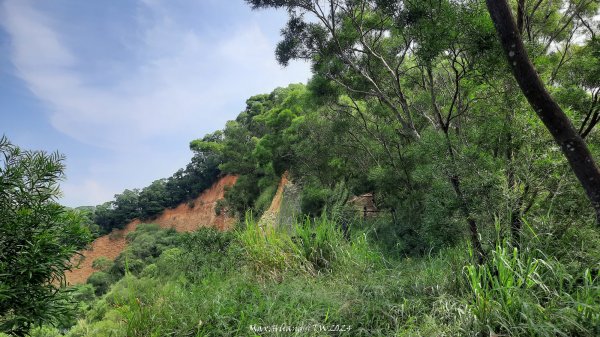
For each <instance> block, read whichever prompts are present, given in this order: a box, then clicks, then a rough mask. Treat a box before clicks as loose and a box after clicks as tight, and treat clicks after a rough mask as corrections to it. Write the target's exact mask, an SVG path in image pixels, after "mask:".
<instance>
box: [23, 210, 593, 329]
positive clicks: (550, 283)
mask: <svg viewBox="0 0 600 337" xmlns="http://www.w3.org/2000/svg"><path fill="white" fill-rule="evenodd" d="M364 227H365V226H363V228H361V229H360V230H359V229H357V227H355V229H354V230H353V231H351V232H350V233H349V235H344V234H343V232H342V230H341V228H340V226H339V225H338V224H337V223H336V222H334V221H331V220H329V219H327V218H318V219H314V220H308V219H307V220H305V221H301V222H298V223H296V225H295V226H292V227H289V228H286V229H283V228H272V227H264V226H262V225H261V224H260V223H259V222H257V221H254V220H252V218H251V217H247V219H246V223H245V225H244V226H240V227H239V229H238V230H237V231H234V232H218V231H216V230H214V229H206V228H205V229H200V230H198V231H196V232H193V233H187V234H179V236H180V237H179V238H178V240H176V242H177V243H176V244H173V245H172V246H170V248H166V249H163V250H162V252H161V254H160V256H159V257H157V258H154V259H153V260H152V263H147V264H145V267H144V268H143V269H142V270H141V271H139V272H135V273H133V272H129V271H127V269H126V275H125V276H124V277H123V278H121V279H120V280H119V281H117V282H116V283H115V284H113V285H112V286H110V289H109V290H108V292H107V293H106V294H105V295H104V296H101V297H99V298H97V299H96V300H94V301H91V302H90V301H88V303H89V304H88V305H89V307H87V308H84V309H82V312H83V313H84V315H83V316H81V318H80V320H79V321H78V322H77V324H75V325H74V326H73V327H72V328H71V329H70V330H69V331H66V332H65V335H66V336H70V337H76V336H99V337H100V336H253V335H256V336H259V335H260V336H324V335H331V336H490V335H494V334H497V335H506V336H594V335H597V334H598V333H599V331H598V330H597V329H598V328H597V327H598V326H600V312H599V309H600V287H599V278H598V269H597V268H596V269H594V265H593V264H589V263H590V261H593V260H594V254H595V253H592V252H585V251H582V250H579V251H576V250H572V251H571V252H570V254H569V255H568V256H564V257H563V259H562V260H559V259H557V258H553V257H550V255H548V254H547V253H545V252H544V251H543V250H542V249H541V247H542V246H546V248H547V249H556V247H554V248H552V247H549V245H548V244H547V243H546V242H545V241H544V240H547V239H546V238H545V237H544V236H543V235H541V234H533V229H532V227H534V225H531V227H530V228H531V233H530V234H528V235H526V237H525V238H524V239H523V241H524V242H527V244H523V245H521V247H520V248H516V247H514V246H512V245H511V244H510V242H509V241H508V240H503V239H502V238H501V236H498V238H497V244H496V245H495V248H494V249H493V250H492V251H490V252H489V255H488V258H487V260H486V262H485V263H484V264H481V265H477V264H474V263H472V262H471V261H472V258H471V257H470V256H469V254H468V251H469V249H468V246H467V245H466V244H463V245H458V246H455V247H453V248H442V249H440V250H439V251H437V252H436V253H432V254H431V255H426V256H422V257H404V258H398V256H393V258H392V259H390V258H388V257H387V256H388V253H386V252H385V251H382V250H379V249H378V248H377V247H378V246H377V245H374V243H373V242H372V241H371V240H370V239H369V237H370V236H369V235H368V233H367V232H368V229H367V228H364ZM140 229H141V233H142V234H140V233H138V234H136V235H132V237H136V238H139V237H142V236H143V233H144V231H145V230H147V229H148V228H144V227H141V228H140ZM571 231H575V232H573V233H572V234H571V237H573V238H580V237H579V236H578V234H577V233H578V232H577V231H582V232H585V231H586V230H585V228H583V229H577V230H575V229H571ZM163 235H165V233H163ZM586 240H587V241H585V242H584V244H586V245H589V246H593V245H594V243H595V242H596V240H597V238H596V237H595V236H588V237H587V238H586ZM132 242H135V241H132ZM569 242H572V240H571V241H569V240H566V241H565V243H566V244H567V243H569ZM596 263H597V261H596ZM586 264H587V267H585V268H584V265H586ZM574 265H576V266H577V268H576V267H573V266H574ZM596 267H597V265H596ZM260 329H263V330H260ZM265 329H266V330H265ZM269 329H270V330H269ZM294 329H296V331H294ZM324 329H325V330H324ZM289 330H292V331H289ZM326 330H331V331H326ZM345 330H347V331H345ZM33 335H34V336H40V337H41V336H59V335H60V331H59V330H56V329H51V328H47V327H44V328H40V329H37V330H35V331H34V334H33Z"/></svg>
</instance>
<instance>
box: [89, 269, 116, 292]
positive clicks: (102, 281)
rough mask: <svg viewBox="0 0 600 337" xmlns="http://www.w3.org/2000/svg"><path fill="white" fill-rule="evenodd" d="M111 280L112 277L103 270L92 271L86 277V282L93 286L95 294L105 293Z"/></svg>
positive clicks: (112, 280)
mask: <svg viewBox="0 0 600 337" xmlns="http://www.w3.org/2000/svg"><path fill="white" fill-rule="evenodd" d="M113 282H114V279H113V277H112V276H111V275H110V274H108V273H106V272H104V271H97V272H95V273H93V274H92V275H90V277H88V280H87V283H88V284H90V285H92V286H93V287H94V293H95V294H96V296H101V295H103V294H105V293H106V292H107V291H108V289H109V288H110V285H111V284H113Z"/></svg>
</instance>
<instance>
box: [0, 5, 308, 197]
mask: <svg viewBox="0 0 600 337" xmlns="http://www.w3.org/2000/svg"><path fill="white" fill-rule="evenodd" d="M168 5H169V2H164V1H156V0H144V1H140V2H139V3H138V6H137V9H136V11H135V12H134V13H132V17H131V27H129V28H130V29H131V30H132V31H134V32H135V34H134V35H135V37H136V38H135V39H133V40H129V41H126V42H123V48H125V50H126V53H125V54H127V55H128V58H127V59H123V60H121V61H118V60H117V61H115V60H111V62H117V63H118V62H121V64H109V63H106V64H104V66H106V68H107V74H110V72H109V70H110V69H113V68H116V69H120V71H119V72H118V74H116V75H115V76H112V77H111V76H108V78H106V77H107V74H103V75H104V77H103V78H102V81H100V80H98V74H97V72H92V71H89V68H90V67H88V64H91V63H92V60H88V59H83V58H82V57H80V56H79V55H82V54H83V53H82V52H80V51H81V50H82V49H83V48H85V44H86V43H87V44H90V43H94V36H86V37H85V40H84V41H83V40H81V41H77V40H76V39H69V37H70V35H69V34H73V32H72V31H69V29H68V28H65V26H64V25H62V24H61V22H59V21H58V20H56V19H55V18H54V17H53V15H52V13H47V12H42V11H41V10H39V9H38V7H36V2H34V1H27V0H6V1H5V2H4V3H3V7H2V10H1V12H0V13H1V14H0V15H1V20H0V21H1V22H2V26H3V27H4V29H5V30H6V31H7V32H8V34H9V36H10V40H11V46H12V49H11V50H12V54H11V56H10V57H11V61H12V63H13V64H14V66H15V68H16V70H17V76H19V77H20V78H21V79H22V80H23V81H24V82H25V83H26V85H27V87H28V88H29V89H30V90H31V91H32V92H33V93H34V94H35V96H37V98H38V99H39V100H41V101H42V102H43V103H44V104H45V105H46V107H47V112H48V114H49V119H50V121H51V123H52V125H53V126H54V127H55V128H56V129H57V130H59V131H60V132H62V133H64V134H66V135H68V136H70V137H72V138H74V139H76V140H78V141H80V142H82V143H85V144H89V145H92V146H94V147H101V148H104V149H108V150H111V151H114V152H115V153H117V152H118V153H119V154H120V155H119V156H118V157H122V158H128V159H127V161H128V162H129V161H132V158H133V159H134V160H133V161H148V160H150V158H146V157H142V154H143V155H144V156H145V155H150V156H153V158H151V159H152V160H156V159H158V160H160V159H161V154H160V153H156V152H154V153H153V152H152V151H150V149H151V148H152V147H154V146H155V144H157V143H168V142H169V141H170V140H172V139H177V141H178V142H179V143H181V142H182V141H185V142H187V141H189V140H191V139H193V138H196V137H199V136H201V135H202V134H203V133H206V132H210V131H213V130H215V129H218V128H221V127H222V126H223V124H224V122H225V120H227V119H231V118H233V117H234V116H235V115H236V114H237V113H238V112H239V110H241V109H242V108H243V106H242V105H241V104H240V102H243V101H244V100H245V99H246V98H247V97H248V96H250V95H252V94H257V93H262V92H267V91H270V90H271V89H273V88H274V87H275V86H281V85H286V84H287V83H290V82H298V81H305V80H306V79H307V78H308V76H309V70H308V66H307V65H305V64H296V65H293V66H291V67H290V68H286V69H282V68H281V67H280V66H279V65H278V64H277V63H276V62H275V60H274V56H273V50H274V42H275V41H272V40H270V39H269V37H268V36H267V34H266V33H265V32H264V27H261V26H260V24H259V23H258V22H257V21H256V20H253V19H252V18H247V19H246V20H241V21H240V22H239V25H238V26H235V27H233V28H232V29H231V30H230V33H228V34H226V35H223V34H218V32H217V33H215V32H214V31H213V32H210V33H209V32H206V33H205V32H203V31H201V29H200V28H198V27H196V26H194V25H193V23H191V22H186V21H185V20H183V21H182V20H181V19H180V18H179V17H177V13H175V12H174V11H172V10H170V8H169V7H168ZM98 34H102V32H98ZM115 38H118V37H115ZM106 53H111V51H110V50H106ZM232 102H235V103H237V105H236V106H234V105H233V104H232ZM235 109H237V110H236V111H232V110H235ZM176 151H180V152H178V153H182V152H183V153H185V151H186V149H185V148H183V149H177V150H176ZM169 156H172V153H171V154H164V159H165V160H170V159H172V158H170V157H169ZM98 164H99V163H98ZM113 166H114V167H120V166H127V165H121V164H120V163H116V162H115V163H114V165H113ZM167 166H168V165H167ZM170 169H171V170H174V169H176V168H173V167H171V168H170ZM166 170H167V169H166ZM92 171H93V169H92V168H91V167H88V168H87V172H89V173H90V174H92V173H91V172H92ZM133 172H134V168H131V169H130V170H129V171H127V170H126V171H125V172H110V173H105V174H104V175H103V176H97V177H89V178H90V179H92V180H94V181H97V182H98V184H109V181H107V180H110V178H109V176H110V175H111V174H112V175H113V176H116V175H127V174H132V173H133ZM161 173H164V172H161ZM155 174H156V173H155ZM76 176H79V175H77V174H76ZM154 177H155V178H156V175H155V176H154ZM113 180H114V177H113ZM150 180H151V179H150V178H149V177H148V178H146V179H145V181H148V182H149V181H150ZM89 181H91V180H79V181H70V182H69V183H70V184H75V185H77V184H78V185H80V187H81V188H82V189H86V188H88V189H89V186H90V184H89ZM117 185H119V186H112V188H113V189H115V188H119V189H121V188H122V186H121V185H123V183H122V184H117ZM86 186H87V187H86ZM72 190H73V191H75V190H76V186H75V187H73V188H72ZM73 191H65V195H66V196H67V197H70V195H74V193H75V192H73ZM116 192H119V191H118V190H115V191H114V193H116ZM114 193H113V194H114ZM75 199H78V200H85V198H84V197H83V196H82V197H80V198H79V197H78V198H75Z"/></svg>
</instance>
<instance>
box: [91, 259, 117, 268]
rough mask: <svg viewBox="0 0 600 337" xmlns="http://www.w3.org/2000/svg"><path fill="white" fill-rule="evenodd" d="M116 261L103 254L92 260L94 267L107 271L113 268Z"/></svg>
mask: <svg viewBox="0 0 600 337" xmlns="http://www.w3.org/2000/svg"><path fill="white" fill-rule="evenodd" d="M113 264H114V262H113V261H112V260H110V259H109V258H106V257H104V256H101V257H99V258H97V259H95V260H94V261H93V262H92V268H94V269H96V270H98V271H107V270H109V269H110V268H112V266H113Z"/></svg>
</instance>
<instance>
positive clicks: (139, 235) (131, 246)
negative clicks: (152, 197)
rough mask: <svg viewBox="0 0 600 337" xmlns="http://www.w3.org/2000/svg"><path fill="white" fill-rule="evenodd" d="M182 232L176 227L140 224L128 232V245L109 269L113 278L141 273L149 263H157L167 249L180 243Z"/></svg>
mask: <svg viewBox="0 0 600 337" xmlns="http://www.w3.org/2000/svg"><path fill="white" fill-rule="evenodd" d="M179 240H180V234H178V233H177V232H176V231H175V230H174V229H161V228H160V227H159V226H158V225H156V224H140V225H138V227H137V228H136V230H135V231H133V232H130V233H129V234H127V242H128V244H127V247H126V249H125V250H124V251H123V252H122V253H121V254H120V255H119V256H118V257H117V258H116V259H115V261H114V264H113V265H112V267H111V268H110V270H109V273H110V274H111V275H112V277H113V278H115V279H119V278H121V277H123V276H124V275H125V274H126V273H131V274H134V275H139V274H140V273H141V272H142V270H143V269H144V268H145V267H146V266H147V265H149V264H152V263H155V262H156V261H157V259H158V257H159V256H160V255H161V254H162V253H163V252H164V251H166V250H168V249H170V248H173V247H174V246H176V245H177V244H178V243H179Z"/></svg>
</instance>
